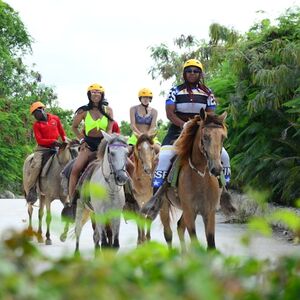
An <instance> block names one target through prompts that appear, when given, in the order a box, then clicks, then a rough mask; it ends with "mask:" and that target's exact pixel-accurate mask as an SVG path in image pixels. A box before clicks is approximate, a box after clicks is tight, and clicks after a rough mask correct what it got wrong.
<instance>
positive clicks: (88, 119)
mask: <svg viewBox="0 0 300 300" xmlns="http://www.w3.org/2000/svg"><path fill="white" fill-rule="evenodd" d="M107 126H108V118H107V117H106V116H103V117H102V118H101V119H97V120H94V119H93V118H92V116H91V114H90V112H89V111H88V112H87V113H86V116H85V119H84V128H85V134H86V135H88V134H89V132H90V131H91V130H92V129H94V128H97V130H100V129H102V130H104V131H106V129H107Z"/></svg>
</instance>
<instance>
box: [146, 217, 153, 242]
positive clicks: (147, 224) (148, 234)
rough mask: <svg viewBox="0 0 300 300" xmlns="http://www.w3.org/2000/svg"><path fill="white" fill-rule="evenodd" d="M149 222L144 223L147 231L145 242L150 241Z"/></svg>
mask: <svg viewBox="0 0 300 300" xmlns="http://www.w3.org/2000/svg"><path fill="white" fill-rule="evenodd" d="M151 223H152V222H151V221H149V222H146V231H147V235H146V240H147V241H150V240H151Z"/></svg>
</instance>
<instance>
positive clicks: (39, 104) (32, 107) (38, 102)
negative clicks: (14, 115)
mask: <svg viewBox="0 0 300 300" xmlns="http://www.w3.org/2000/svg"><path fill="white" fill-rule="evenodd" d="M40 107H43V108H44V107H45V105H44V104H43V103H42V102H40V101H37V102H34V103H32V104H31V106H30V109H29V111H30V114H32V113H33V112H34V111H35V110H37V109H38V108H40Z"/></svg>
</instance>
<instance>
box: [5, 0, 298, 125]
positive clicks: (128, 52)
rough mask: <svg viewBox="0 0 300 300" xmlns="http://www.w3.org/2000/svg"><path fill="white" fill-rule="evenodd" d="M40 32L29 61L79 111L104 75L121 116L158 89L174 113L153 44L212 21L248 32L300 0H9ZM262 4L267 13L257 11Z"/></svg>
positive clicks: (202, 32) (158, 103) (198, 33)
mask: <svg viewBox="0 0 300 300" xmlns="http://www.w3.org/2000/svg"><path fill="white" fill-rule="evenodd" d="M4 2H6V3H8V4H9V5H10V6H11V7H12V8H13V9H14V10H15V11H17V12H18V13H19V16H20V18H21V20H22V21H23V23H24V24H25V27H26V28H27V31H28V33H29V34H30V35H31V36H32V38H33V39H34V42H33V44H32V49H33V53H32V55H31V56H30V57H27V58H26V60H25V62H26V63H27V64H28V65H29V66H30V65H31V64H32V63H34V64H35V67H34V69H35V70H36V71H38V72H40V73H41V75H42V83H44V84H45V85H47V86H51V87H52V88H53V89H54V91H55V92H56V94H57V96H58V104H59V106H60V107H62V108H64V109H71V110H73V111H75V110H76V109H77V108H78V107H79V106H81V105H84V104H86V103H87V102H88V99H87V96H86V91H87V87H88V86H89V85H90V84H93V83H99V84H101V85H102V86H103V87H104V88H105V95H106V98H107V99H108V101H109V104H110V106H111V107H112V109H113V112H114V118H115V120H116V121H118V122H119V123H120V122H121V121H122V120H125V121H129V109H130V107H131V106H133V105H137V104H139V100H138V91H139V90H140V89H141V88H144V87H147V88H150V89H151V90H152V91H153V94H154V97H153V100H152V103H151V105H152V106H153V107H155V108H156V109H157V110H158V119H162V120H164V121H166V120H167V118H166V114H165V99H164V97H163V96H160V92H161V91H164V92H166V93H167V92H168V90H169V89H170V88H171V82H166V83H164V84H163V85H160V84H159V79H157V80H152V78H151V76H150V75H149V74H148V71H149V69H150V68H151V66H152V65H153V61H152V60H151V57H150V50H149V47H150V46H158V45H160V44H161V43H165V44H167V45H169V46H170V47H172V45H173V41H174V39H175V38H177V37H179V36H180V35H181V34H184V35H193V36H195V37H196V38H197V39H198V40H201V39H205V40H208V30H209V26H210V25H211V24H212V23H215V22H216V23H219V24H220V25H223V26H227V27H229V28H233V29H235V30H237V31H238V32H240V33H244V32H246V31H248V30H249V28H250V27H251V26H252V25H253V24H254V23H255V22H257V21H259V20H261V19H262V18H263V17H266V18H270V19H271V20H273V19H275V18H277V17H278V16H280V15H281V14H282V13H284V12H285V10H286V9H287V8H289V7H293V6H300V0H297V1H296V0H284V1H283V0H282V1H274V0H252V1H241V0H226V1H224V0H208V1H202V0H188V1H184V0H181V1H179V0H151V1H143V0H127V1H126V0H107V1H103V0H102V1H101V0H85V1H76V0H73V1H71V0H4ZM259 11H263V12H264V13H263V14H262V13H258V12H259Z"/></svg>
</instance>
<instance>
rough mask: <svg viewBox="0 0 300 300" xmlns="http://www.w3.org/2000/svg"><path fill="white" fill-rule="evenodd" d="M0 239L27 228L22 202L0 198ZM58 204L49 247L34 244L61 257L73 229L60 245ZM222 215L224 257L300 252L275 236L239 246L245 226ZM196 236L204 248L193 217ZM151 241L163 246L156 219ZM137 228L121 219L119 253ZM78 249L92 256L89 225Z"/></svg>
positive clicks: (132, 241)
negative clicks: (229, 222)
mask: <svg viewBox="0 0 300 300" xmlns="http://www.w3.org/2000/svg"><path fill="white" fill-rule="evenodd" d="M0 205H1V210H0V238H1V239H3V238H5V236H6V235H7V234H9V232H10V231H11V230H21V229H24V228H26V227H27V226H28V214H27V206H26V202H25V200H24V199H0ZM62 207H63V206H62V204H61V203H60V201H58V200H55V201H54V202H53V203H52V207H51V208H52V223H51V239H52V245H50V246H49V245H45V244H43V243H41V244H39V243H38V242H37V241H34V243H36V245H38V247H39V248H40V250H41V251H42V252H43V253H45V254H47V255H49V256H51V257H53V258H56V257H60V256H63V255H69V254H70V255H71V254H72V253H73V252H74V248H75V238H74V229H72V228H71V230H70V232H69V235H68V238H67V240H66V242H64V243H63V242H61V241H60V239H59V236H60V234H61V233H62V231H63V224H62V223H61V219H60V212H61V210H62ZM37 212H38V208H37V207H35V209H34V214H33V226H34V229H37V220H38V217H37ZM178 217H179V215H177V214H176V216H175V218H174V223H173V225H172V228H173V229H175V228H176V227H175V224H176V221H177V218H178ZM224 221H225V219H224V217H223V216H222V215H220V214H217V224H216V235H215V239H216V246H217V248H218V249H219V250H220V251H221V252H222V253H223V254H225V255H239V256H255V257H257V258H263V259H264V258H269V259H272V260H276V259H277V258H279V257H280V256H283V255H293V254H299V253H300V245H294V244H292V243H289V242H287V241H286V240H285V239H282V238H279V237H278V236H273V237H264V236H255V237H253V238H252V239H251V243H250V245H249V246H243V245H242V243H241V238H242V237H243V236H244V235H245V233H246V232H247V228H246V225H241V224H227V223H224ZM45 230H46V224H45V219H44V222H43V233H44V234H45ZM197 234H198V238H199V241H200V243H202V244H203V245H206V240H205V234H204V228H203V222H202V219H201V217H200V216H199V217H198V218H197ZM151 236H152V240H155V241H158V242H161V243H163V244H165V240H164V236H163V230H162V225H161V222H160V220H159V218H157V219H156V220H155V221H154V222H153V225H152V231H151ZM136 240H137V229H136V225H135V223H134V222H133V221H128V222H127V223H126V222H125V221H124V219H123V218H122V222H121V229H120V251H128V250H130V249H133V248H135V247H136ZM173 241H174V243H173V244H174V246H176V247H179V240H178V236H177V232H176V231H174V234H173ZM80 250H81V253H82V255H85V256H93V250H94V245H93V237H92V228H91V224H90V222H89V223H87V224H86V225H85V227H84V228H83V231H82V235H81V240H80Z"/></svg>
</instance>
